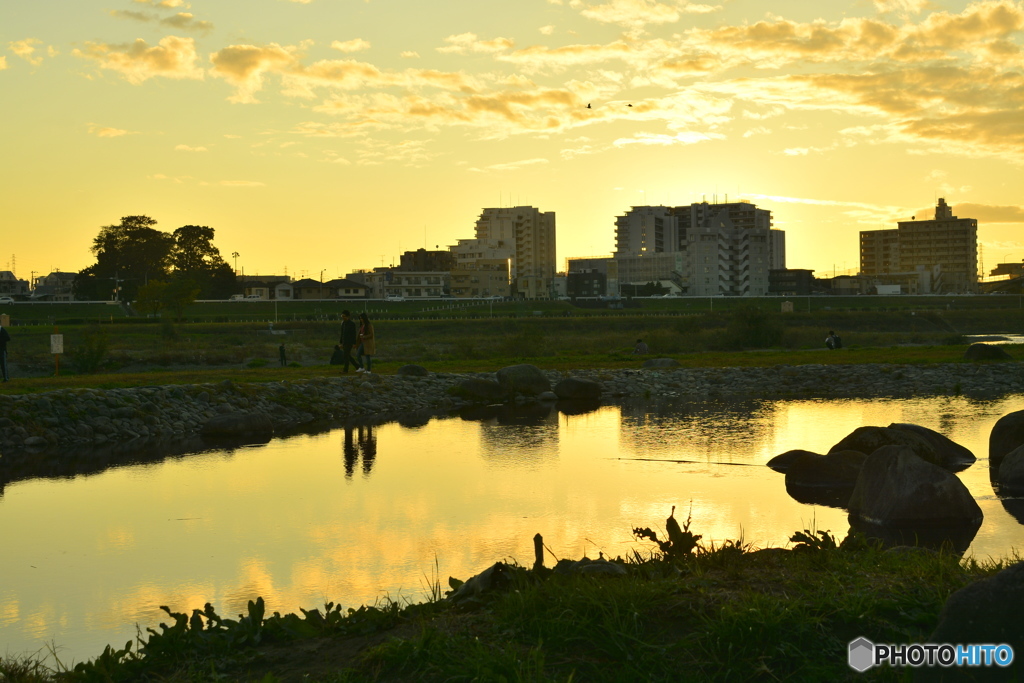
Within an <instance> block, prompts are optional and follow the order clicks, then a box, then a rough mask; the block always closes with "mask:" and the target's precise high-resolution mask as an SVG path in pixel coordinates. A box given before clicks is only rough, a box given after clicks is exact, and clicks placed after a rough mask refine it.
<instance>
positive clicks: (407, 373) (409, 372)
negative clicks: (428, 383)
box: [395, 365, 430, 377]
mask: <svg viewBox="0 0 1024 683" xmlns="http://www.w3.org/2000/svg"><path fill="white" fill-rule="evenodd" d="M395 374H396V375H402V376H403V377H427V376H428V375H429V374H430V372H429V371H428V370H427V369H426V368H425V367H423V366H422V365H403V366H402V367H400V368H398V370H396V371H395Z"/></svg>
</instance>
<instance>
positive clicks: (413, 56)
mask: <svg viewBox="0 0 1024 683" xmlns="http://www.w3.org/2000/svg"><path fill="white" fill-rule="evenodd" d="M399 56H400V57H401V58H402V59H419V58H420V53H419V52H413V51H412V50H405V51H404V52H402V53H401V54H399Z"/></svg>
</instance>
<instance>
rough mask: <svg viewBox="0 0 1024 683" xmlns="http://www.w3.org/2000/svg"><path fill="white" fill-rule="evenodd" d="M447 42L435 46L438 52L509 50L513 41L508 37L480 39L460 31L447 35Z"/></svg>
mask: <svg viewBox="0 0 1024 683" xmlns="http://www.w3.org/2000/svg"><path fill="white" fill-rule="evenodd" d="M444 42H446V43H448V44H447V45H445V46H444V47H439V48H437V51H438V52H445V53H452V54H460V55H464V54H469V53H471V52H475V53H485V54H489V53H494V52H504V51H505V50H511V49H512V48H513V47H515V42H514V41H513V40H511V39H509V38H492V39H491V40H480V39H479V38H478V37H477V35H476V34H475V33H460V34H459V35H457V36H456V35H452V36H448V37H447V38H445V39H444Z"/></svg>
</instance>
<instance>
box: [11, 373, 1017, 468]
mask: <svg viewBox="0 0 1024 683" xmlns="http://www.w3.org/2000/svg"><path fill="white" fill-rule="evenodd" d="M545 375H546V376H547V378H548V380H549V382H550V383H551V384H552V385H554V384H556V383H557V382H558V381H560V380H561V379H563V378H566V377H577V378H581V379H589V380H593V381H595V382H598V383H599V384H600V387H601V395H600V400H602V401H605V402H614V401H616V400H618V399H622V398H630V397H641V398H646V399H685V400H695V401H699V400H707V399H734V398H743V399H759V398H764V399H771V398H835V397H854V396H856V397H885V396H892V397H908V396H921V395H965V396H972V397H978V398H984V397H992V396H999V395H1004V394H1008V393H1015V392H1019V391H1020V390H1021V389H1020V388H1021V386H1024V365H1022V364H1020V363H1015V362H1009V363H943V364H936V365H896V364H874V363H872V364H857V365H817V364H814V365H794V366H790V365H776V366H772V367H730V368H681V367H680V368H663V369H640V370H637V369H585V370H566V371H559V370H548V371H545ZM471 378H474V379H493V378H494V373H428V374H427V375H426V376H414V375H403V374H397V375H378V374H352V375H347V376H336V377H320V378H311V379H305V380H295V381H288V380H284V381H276V382H233V381H231V380H224V381H221V382H217V383H205V384H190V385H168V386H156V387H154V386H147V387H132V388H118V389H109V390H104V389H94V388H90V389H60V390H56V391H50V392H44V393H38V394H24V395H5V396H0V453H14V452H19V451H32V450H36V451H60V450H61V449H69V448H75V449H82V448H92V447H104V446H111V445H126V446H130V445H131V444H132V443H137V444H138V445H139V446H140V447H142V446H144V445H145V442H146V441H148V440H155V439H165V440H166V439H184V438H188V437H192V436H196V435H198V434H199V433H201V431H202V430H203V428H204V426H205V425H207V424H208V423H210V421H211V420H213V419H214V418H217V417H218V416H224V415H256V416H262V417H263V418H265V419H266V420H267V421H268V422H269V423H270V424H271V425H272V426H273V429H274V430H275V431H277V432H287V431H289V430H293V429H296V428H301V427H302V426H303V425H310V424H314V423H318V422H325V421H330V422H339V421H345V420H358V419H368V418H371V417H372V418H375V419H387V418H388V417H389V416H395V417H397V416H400V415H404V414H409V413H423V412H438V411H447V410H453V409H458V408H461V407H464V406H466V405H469V404H471V403H472V401H471V400H469V399H466V398H462V397H459V396H455V395H453V388H454V387H455V386H456V385H458V384H460V383H461V382H463V381H464V380H466V379H471ZM517 400H519V401H520V402H522V401H526V400H537V399H536V398H526V397H518V398H517Z"/></svg>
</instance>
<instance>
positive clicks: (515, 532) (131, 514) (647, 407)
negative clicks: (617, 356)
mask: <svg viewBox="0 0 1024 683" xmlns="http://www.w3.org/2000/svg"><path fill="white" fill-rule="evenodd" d="M1021 409H1024V396H1011V397H1006V398H1003V399H999V400H988V401H978V400H971V399H967V398H963V397H948V398H921V399H899V400H897V399H892V400H886V399H873V400H856V399H842V400H806V401H800V400H786V401H781V400H779V401H756V402H748V403H735V402H731V403H698V404H693V403H665V404H653V403H640V402H637V403H632V402H629V403H625V404H622V405H609V406H604V407H601V408H598V409H597V410H594V411H591V412H585V413H582V414H566V413H564V412H560V411H558V410H557V409H548V408H536V407H534V408H528V407H524V408H520V409H518V410H515V411H509V410H503V411H490V412H488V410H487V409H477V410H475V411H473V412H472V413H467V414H464V415H463V416H458V415H454V416H449V417H444V418H435V419H431V420H429V421H427V422H425V423H415V424H404V425H403V424H400V423H390V424H385V425H379V426H372V427H371V426H364V427H362V428H357V427H353V428H351V429H336V430H332V431H329V432H324V433H320V434H316V435H303V436H296V437H291V438H285V439H274V440H272V441H271V442H269V443H267V444H263V445H257V446H249V447H242V448H237V449H233V450H220V451H211V452H204V453H197V454H190V455H187V456H182V457H173V458H168V459H164V460H161V461H159V462H155V463H154V462H151V463H144V464H143V463H140V464H131V465H126V466H120V467H116V468H113V469H108V470H105V471H103V472H100V473H97V474H91V475H82V476H76V477H69V478H60V479H56V478H55V479H27V480H22V481H17V482H14V483H10V484H8V485H7V486H6V488H4V489H3V491H2V495H0V547H2V548H3V552H2V553H0V653H4V652H6V653H8V654H30V653H37V652H38V653H40V654H42V655H46V654H47V652H48V649H49V648H55V649H56V653H57V656H58V657H59V658H60V660H61V662H63V663H64V664H65V665H68V664H71V663H73V662H77V661H82V660H84V659H88V658H92V657H95V656H96V655H98V654H99V653H100V652H101V651H102V649H103V647H104V646H105V645H107V644H114V645H117V646H119V647H120V646H122V645H123V644H124V643H125V642H126V641H127V640H130V639H133V638H134V636H135V634H136V627H137V626H138V627H140V628H142V629H145V628H146V627H153V628H155V627H156V626H157V624H158V623H159V622H160V621H161V620H166V615H164V614H163V613H162V612H161V611H160V610H159V606H160V605H167V606H169V607H170V608H172V609H173V610H175V611H186V610H190V609H192V608H196V607H202V605H203V604H204V603H206V602H211V603H212V604H213V605H214V606H215V607H216V608H217V610H218V612H219V613H220V614H222V615H224V616H229V617H235V616H237V615H238V614H239V613H242V612H244V611H245V604H246V602H247V601H248V600H250V599H252V598H255V597H256V596H263V598H264V599H265V600H266V602H267V608H268V612H269V611H275V610H276V611H280V612H282V613H283V612H295V611H297V610H298V608H300V607H304V608H311V607H319V606H322V605H323V603H324V602H326V601H328V600H331V601H334V602H340V603H341V604H343V605H345V606H352V607H355V606H358V605H360V604H363V603H373V602H374V601H376V600H379V599H381V598H383V597H385V596H386V597H389V598H391V599H396V600H410V601H419V600H422V599H423V598H424V595H425V594H426V593H427V592H428V590H429V586H430V585H431V584H432V583H433V582H435V581H438V580H439V581H440V583H441V585H442V586H443V587H444V586H446V583H447V579H448V577H449V576H455V577H458V578H461V579H465V578H468V577H469V576H471V575H472V574H475V573H477V572H479V571H480V570H482V569H484V568H486V567H487V566H489V565H491V564H493V563H494V562H495V561H497V560H501V559H516V560H518V561H519V562H521V563H523V564H532V562H533V550H532V548H533V544H532V538H533V535H534V534H536V533H538V532H539V533H541V534H543V536H544V540H545V543H546V545H547V546H548V548H550V549H551V551H552V552H553V553H554V554H555V555H557V556H559V557H569V558H578V557H580V556H582V555H584V554H587V555H589V556H590V557H596V556H597V555H598V553H599V552H603V553H604V554H605V555H606V556H612V557H614V556H616V555H626V554H627V553H629V552H631V551H632V550H633V549H641V550H643V549H644V548H645V547H647V546H645V545H643V544H639V543H637V542H636V541H635V539H634V538H633V536H632V534H631V529H632V527H635V526H650V527H652V528H654V529H656V530H659V529H663V528H664V521H665V518H666V517H667V516H668V514H669V511H670V510H671V508H672V506H673V505H674V506H676V517H677V519H679V520H680V522H683V521H685V520H686V518H687V516H690V517H691V519H692V522H691V524H692V526H691V529H692V530H693V531H694V532H695V533H699V534H702V535H703V537H704V538H703V542H704V543H710V542H715V543H716V544H720V543H722V542H723V541H726V540H736V539H742V540H743V541H744V542H746V543H751V544H754V545H756V546H758V547H769V546H785V545H786V544H787V542H788V538H789V536H790V535H791V534H792V533H793V532H794V531H798V530H801V529H805V528H812V527H813V528H817V529H828V530H831V531H832V532H833V533H835V534H836V536H837V537H840V538H841V537H842V536H844V535H845V534H846V531H847V529H848V528H849V525H848V524H847V521H846V513H845V512H844V511H842V510H839V509H835V508H831V507H825V506H811V505H804V504H801V503H798V502H797V501H795V500H794V499H792V498H790V497H789V495H787V493H786V490H785V485H784V477H783V475H781V474H778V473H776V472H773V471H772V470H770V469H768V468H767V467H764V463H766V462H767V461H768V460H769V459H770V458H771V457H773V456H774V455H777V454H779V453H782V452H784V451H787V450H790V449H794V448H802V449H807V450H811V451H816V452H825V451H827V450H828V449H829V447H831V446H832V444H834V443H836V442H837V441H839V440H840V439H841V438H842V437H843V436H845V435H846V434H848V433H849V432H851V431H852V430H853V429H855V428H856V427H860V426H863V425H887V424H889V423H890V422H912V423H916V424H920V425H923V426H925V427H929V428H932V429H935V430H937V431H939V432H941V433H943V434H945V435H946V436H948V437H950V438H952V439H953V440H955V441H957V442H958V443H960V444H962V445H964V446H966V447H968V448H970V449H971V450H972V451H973V452H974V453H975V454H976V455H977V456H978V462H977V463H975V464H974V465H973V466H972V467H970V468H969V469H967V470H965V471H963V472H961V473H959V475H958V476H960V477H961V479H962V480H963V481H964V483H965V484H966V485H967V486H968V488H969V490H970V491H971V492H972V494H973V495H974V497H975V498H976V499H977V500H978V503H979V505H980V506H981V508H982V510H983V511H984V513H985V521H984V523H983V525H982V527H981V530H980V531H979V533H978V534H977V536H976V537H975V538H974V540H973V543H972V545H971V547H970V549H969V550H968V554H973V555H974V556H975V557H978V558H979V559H980V558H986V557H989V556H993V557H1003V556H1006V555H1008V554H1009V553H1010V552H1011V550H1012V549H1013V548H1020V547H1021V546H1022V545H1024V533H1022V528H1021V525H1020V524H1019V523H1018V522H1017V520H1016V519H1015V518H1014V517H1013V516H1011V515H1010V514H1009V513H1007V511H1006V509H1005V508H1004V501H1000V500H999V499H998V498H997V497H996V496H995V495H994V494H993V490H992V486H991V484H990V482H989V476H988V459H987V454H988V434H989V432H990V430H991V428H992V425H993V424H994V423H995V421H996V420H997V419H998V418H999V417H1001V416H1002V415H1004V414H1006V413H1008V412H1011V411H1015V410H1021ZM570 412H572V411H570ZM1014 503H1018V504H1019V503H1024V501H1015V502H1011V503H1010V505H1013V504H1014ZM550 561H551V558H550V557H549V564H550Z"/></svg>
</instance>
